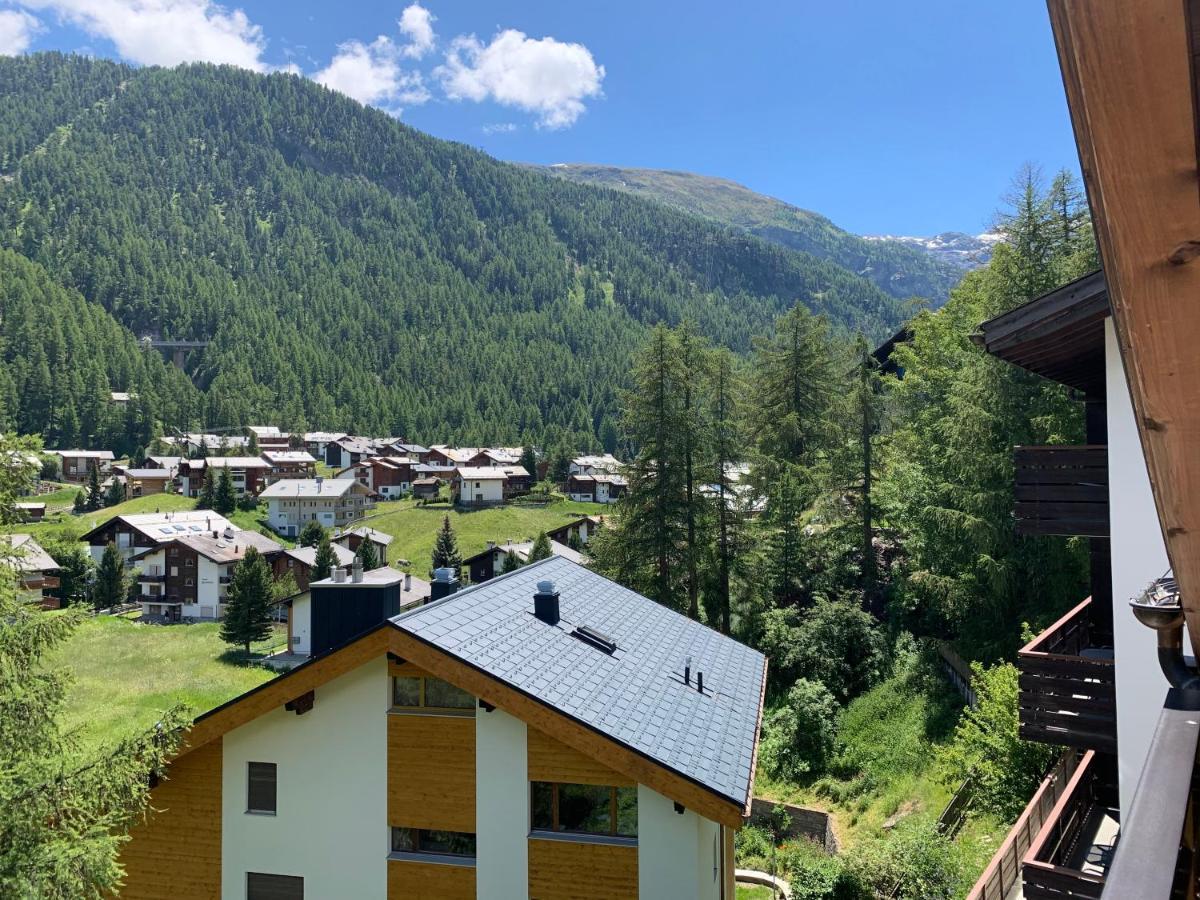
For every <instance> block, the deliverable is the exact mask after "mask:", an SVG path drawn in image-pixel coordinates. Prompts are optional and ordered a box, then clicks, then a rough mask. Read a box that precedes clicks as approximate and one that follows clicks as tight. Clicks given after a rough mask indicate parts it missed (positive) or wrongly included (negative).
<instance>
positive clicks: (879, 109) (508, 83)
mask: <svg viewBox="0 0 1200 900" xmlns="http://www.w3.org/2000/svg"><path fill="white" fill-rule="evenodd" d="M42 49H61V50H82V51H84V52H88V53H92V54H96V55H99V56H108V57H114V58H122V59H126V60H128V61H131V62H135V63H139V64H165V65H170V64H174V63H177V62H180V61H185V60H191V59H208V60H211V61H215V62H232V63H235V64H238V65H243V66H246V67H249V68H257V69H260V70H262V71H271V70H275V69H279V68H284V67H289V68H291V69H292V70H293V71H297V72H299V73H301V74H303V75H306V76H308V77H314V78H316V79H317V80H320V81H322V82H324V83H326V84H328V85H330V86H331V87H334V88H336V89H339V90H342V91H343V92H345V93H348V94H350V95H352V96H355V97H356V98H358V99H361V100H364V101H366V102H369V103H371V104H372V105H375V106H378V107H380V108H383V109H386V110H388V111H390V112H392V113H393V114H395V115H398V116H399V117H400V118H401V120H402V121H404V122H407V123H409V124H411V125H413V126H415V127H417V128H420V129H422V130H424V131H428V132H430V133H431V134H434V135H437V136H438V137H443V138H448V139H451V140H456V141H462V142H464V143H467V144H471V145H473V146H477V147H480V148H482V149H483V150H485V151H487V152H488V153H491V154H492V155H494V156H497V157H499V158H501V159H508V160H517V161H526V162H536V163H554V162H594V163H606V164H613V165H623V166H644V167H652V168H669V169H681V170H687V171H693V172H701V173H704V174H708V175H719V176H722V177H726V178H731V179H733V180H735V181H739V182H741V183H743V184H746V185H748V186H750V187H751V188H753V189H755V190H758V191H761V192H763V193H767V194H771V195H774V196H777V197H780V198H782V199H784V200H786V201H788V202H790V203H794V204H796V205H798V206H802V207H806V208H808V209H813V210H816V211H818V212H821V213H824V214H825V215H828V216H829V217H830V218H832V219H833V220H834V221H835V222H836V223H837V224H839V225H841V226H843V227H845V228H848V229H850V230H852V231H857V232H860V233H868V234H879V233H891V234H919V235H926V234H932V233H935V232H938V231H945V230H958V231H967V232H978V231H981V230H983V229H984V228H985V227H986V226H987V225H988V224H989V222H990V220H991V216H992V213H993V211H994V210H995V208H996V206H997V204H998V202H999V198H1000V196H1001V195H1002V194H1003V193H1004V192H1005V190H1006V189H1007V187H1008V185H1009V182H1010V181H1011V179H1012V177H1013V175H1014V174H1015V172H1016V171H1017V169H1018V168H1019V167H1020V166H1021V165H1022V163H1024V162H1026V161H1030V162H1034V163H1036V164H1039V165H1040V166H1042V167H1043V169H1044V170H1046V172H1047V173H1049V172H1052V171H1054V170H1057V169H1059V168H1062V167H1069V168H1071V169H1077V165H1078V164H1077V160H1076V156H1075V148H1074V143H1073V141H1072V137H1071V130H1070V122H1069V120H1068V117H1067V111H1066V104H1065V101H1064V99H1063V91H1062V84H1061V80H1060V77H1059V72H1058V65H1057V61H1056V58H1055V55H1054V45H1053V42H1052V40H1051V35H1050V28H1049V24H1048V22H1047V20H1046V10H1045V6H1044V4H1043V3H1041V2H1038V0H1017V2H1008V3H963V2H961V0H958V2H952V0H935V2H931V0H926V2H922V3H920V4H902V3H895V2H886V3H885V2H874V0H872V2H866V0H846V2H842V3H824V2H823V3H817V2H810V0H801V2H755V0H749V2H741V3H733V4H730V3H717V2H709V0H692V2H677V0H670V2H667V0H641V2H637V3H633V2H625V0H605V2H603V3H595V2H592V3H581V2H569V0H566V2H564V0H556V2H549V0H511V2H505V3H495V2H483V0H422V5H420V6H417V5H415V4H411V3H406V2H404V0H402V2H398V3H380V2H371V3H365V2H353V0H341V2H338V3H329V2H315V0H289V2H282V0H270V2H267V0H241V2H237V0H231V2H227V3H225V4H224V5H218V4H216V3H214V2H212V0H0V53H3V52H7V53H15V52H34V51H37V50H42Z"/></svg>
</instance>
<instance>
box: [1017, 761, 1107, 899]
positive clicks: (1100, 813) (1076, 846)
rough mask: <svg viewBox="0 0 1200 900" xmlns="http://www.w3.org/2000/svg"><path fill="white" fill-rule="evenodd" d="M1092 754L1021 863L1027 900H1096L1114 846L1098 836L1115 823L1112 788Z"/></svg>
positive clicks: (1080, 764) (1069, 785)
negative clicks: (1106, 823) (1106, 821)
mask: <svg viewBox="0 0 1200 900" xmlns="http://www.w3.org/2000/svg"><path fill="white" fill-rule="evenodd" d="M1101 768H1102V767H1101V766H1100V760H1099V758H1098V757H1097V756H1096V754H1095V752H1094V751H1091V750H1089V751H1088V752H1087V753H1085V754H1084V755H1083V759H1081V760H1080V762H1079V766H1078V768H1076V770H1075V772H1074V774H1072V775H1071V779H1070V781H1069V782H1067V786H1066V789H1065V790H1064V791H1063V793H1062V795H1061V796H1060V797H1059V798H1058V802H1056V803H1055V804H1054V809H1053V810H1052V811H1051V813H1050V815H1049V816H1048V817H1047V818H1046V821H1045V822H1044V823H1043V824H1042V828H1041V830H1040V831H1039V832H1038V833H1037V837H1035V838H1034V839H1033V843H1032V844H1030V845H1029V850H1028V851H1027V852H1026V853H1025V858H1024V859H1023V860H1022V861H1021V880H1022V888H1023V895H1024V897H1025V900H1076V898H1078V900H1099V898H1100V895H1101V893H1102V892H1103V890H1104V873H1105V871H1106V870H1107V867H1108V863H1109V855H1110V854H1111V845H1106V847H1105V849H1103V850H1100V849H1098V848H1097V846H1096V845H1097V844H1104V843H1105V842H1106V841H1111V840H1114V838H1115V836H1113V837H1109V836H1101V834H1100V833H1101V832H1102V831H1103V826H1104V822H1105V819H1106V818H1108V819H1109V821H1110V822H1111V821H1112V819H1113V818H1114V817H1113V816H1112V815H1111V813H1112V810H1111V806H1112V805H1113V804H1114V801H1115V790H1114V786H1113V785H1111V784H1109V783H1108V779H1107V778H1106V777H1104V775H1103V774H1102V772H1101Z"/></svg>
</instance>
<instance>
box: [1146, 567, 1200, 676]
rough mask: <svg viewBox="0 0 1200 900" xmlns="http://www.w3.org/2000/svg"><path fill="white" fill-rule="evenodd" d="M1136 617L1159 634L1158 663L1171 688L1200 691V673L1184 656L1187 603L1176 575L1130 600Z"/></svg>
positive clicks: (1163, 579)
mask: <svg viewBox="0 0 1200 900" xmlns="http://www.w3.org/2000/svg"><path fill="white" fill-rule="evenodd" d="M1129 606H1130V608H1131V609H1132V610H1133V614H1134V616H1135V617H1136V618H1137V620H1138V621H1139V622H1141V623H1142V624H1143V625H1145V626H1147V627H1149V628H1153V629H1154V630H1155V631H1156V632H1157V633H1158V666H1159V668H1160V669H1162V673H1163V675H1165V676H1166V679H1167V681H1168V682H1169V683H1170V685H1171V687H1175V688H1182V689H1183V690H1200V672H1197V670H1196V669H1194V668H1192V667H1191V666H1189V665H1188V664H1187V660H1186V659H1185V658H1184V655H1183V626H1184V617H1183V605H1182V604H1181V603H1180V600H1179V593H1178V590H1177V589H1176V587H1175V580H1174V579H1172V578H1161V579H1159V580H1158V581H1155V582H1154V583H1153V584H1151V585H1150V586H1149V587H1148V588H1147V589H1146V590H1145V591H1143V592H1142V593H1141V594H1140V595H1139V596H1137V597H1135V598H1134V599H1132V600H1130V601H1129Z"/></svg>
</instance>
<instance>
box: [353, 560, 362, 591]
mask: <svg viewBox="0 0 1200 900" xmlns="http://www.w3.org/2000/svg"><path fill="white" fill-rule="evenodd" d="M362 573H363V568H362V560H361V559H360V558H359V557H357V556H356V557H354V568H353V569H351V575H350V580H351V581H353V582H354V583H355V584H361V583H362Z"/></svg>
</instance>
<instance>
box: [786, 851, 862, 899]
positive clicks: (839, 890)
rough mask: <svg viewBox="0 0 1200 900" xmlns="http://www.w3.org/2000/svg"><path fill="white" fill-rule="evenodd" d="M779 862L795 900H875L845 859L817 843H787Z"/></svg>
mask: <svg viewBox="0 0 1200 900" xmlns="http://www.w3.org/2000/svg"><path fill="white" fill-rule="evenodd" d="M776 862H777V867H778V869H779V872H780V873H781V874H782V875H783V877H784V878H786V879H787V881H788V883H789V884H790V885H791V888H792V900H872V895H871V893H870V891H869V890H868V889H867V888H866V887H865V886H864V885H863V884H862V883H861V881H860V880H859V878H858V877H857V876H856V875H855V873H854V872H852V871H851V870H850V868H849V866H848V865H847V863H846V861H845V859H843V858H842V857H840V856H832V855H830V854H828V853H826V852H825V850H824V849H823V848H822V847H821V846H820V845H819V844H817V843H816V842H814V841H811V840H807V839H803V838H802V839H800V840H795V841H788V842H786V843H784V844H783V845H782V846H780V848H779V851H778V854H777V856H776Z"/></svg>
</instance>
